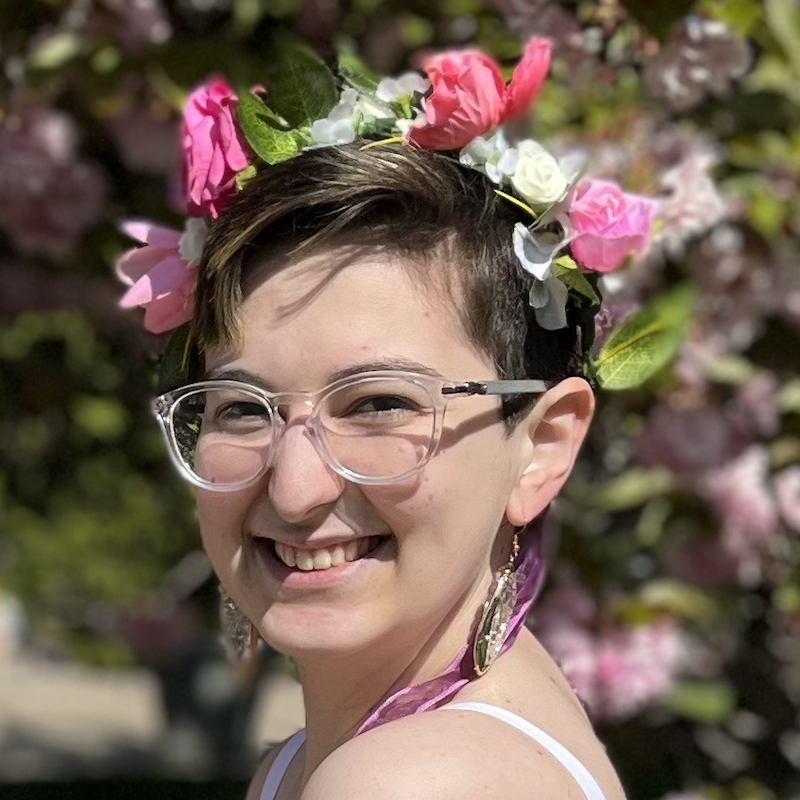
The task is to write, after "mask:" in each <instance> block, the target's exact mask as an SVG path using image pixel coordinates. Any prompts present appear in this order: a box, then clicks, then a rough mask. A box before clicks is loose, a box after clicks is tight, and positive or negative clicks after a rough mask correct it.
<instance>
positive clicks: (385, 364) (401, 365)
mask: <svg viewBox="0 0 800 800" xmlns="http://www.w3.org/2000/svg"><path fill="white" fill-rule="evenodd" d="M384 370H389V371H401V372H418V373H421V374H423V375H430V376H432V377H434V378H444V376H443V375H442V374H441V372H438V371H437V370H435V369H433V368H432V367H429V366H427V365H426V364H422V363H420V362H419V361H413V360H411V359H408V358H402V357H396V358H387V359H381V360H377V361H366V362H361V363H358V364H352V365H351V366H349V367H344V368H342V369H339V370H336V371H335V372H332V373H331V374H330V375H329V376H328V379H327V380H326V381H325V385H326V386H327V385H329V384H331V383H336V381H340V380H342V379H344V378H350V377H352V376H353V375H361V374H362V373H364V372H381V371H384ZM204 379H205V380H212V381H214V380H217V381H218V380H224V381H242V382H243V383H251V384H253V385H254V386H258V387H259V388H260V389H263V390H264V391H266V392H271V393H273V394H277V393H279V392H280V389H279V388H278V387H277V386H275V385H274V384H271V383H270V382H269V381H267V380H265V379H264V378H262V377H261V376H260V375H257V374H256V373H255V372H250V371H249V370H245V369H226V368H225V367H223V368H221V369H218V370H212V371H211V372H208V373H206V375H205V376H204Z"/></svg>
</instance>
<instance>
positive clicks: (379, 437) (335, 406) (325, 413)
mask: <svg viewBox="0 0 800 800" xmlns="http://www.w3.org/2000/svg"><path fill="white" fill-rule="evenodd" d="M277 413H278V411H274V410H273V409H272V408H270V406H269V405H268V404H267V403H266V402H265V401H264V400H263V399H262V398H261V397H260V396H259V395H258V394H256V393H251V392H248V391H247V390H245V389H242V388H240V387H230V388H228V387H214V388H206V389H198V390H196V391H194V392H192V393H190V394H187V395H185V396H183V397H182V398H181V399H180V400H179V401H178V402H177V403H176V404H175V406H174V408H173V414H172V431H173V433H172V435H173V437H174V442H175V445H176V450H177V453H178V455H179V457H180V459H181V461H182V462H183V463H184V465H185V466H186V467H187V469H188V470H189V471H190V472H191V473H193V474H194V475H195V476H196V477H198V478H199V479H200V480H201V481H203V482H205V483H207V484H208V483H211V484H216V485H218V486H220V487H223V486H235V485H239V484H244V483H246V482H248V481H250V480H252V479H253V478H255V477H256V476H257V475H258V474H259V473H261V472H262V471H263V469H264V467H265V465H266V464H267V462H268V460H269V458H270V457H271V453H270V448H271V446H272V443H273V440H274V439H275V434H276V431H277V430H278V426H279V425H280V424H281V423H280V421H276V419H275V416H274V415H277ZM314 416H315V418H316V423H315V424H314V425H313V426H312V430H313V434H314V435H316V437H317V444H318V447H319V449H320V450H321V451H322V452H323V453H324V455H325V457H326V460H328V461H329V463H330V464H331V466H333V467H334V468H339V469H341V470H344V471H346V472H348V473H351V474H352V475H353V476H355V477H361V478H365V479H372V480H374V479H385V480H389V479H392V478H396V477H399V476H401V475H404V474H405V473H407V472H409V471H412V470H414V468H415V467H417V466H418V465H419V464H421V463H422V462H423V461H424V460H425V459H426V457H427V456H428V454H429V452H430V450H431V447H432V446H433V440H434V434H435V427H436V408H435V402H434V400H433V396H432V394H431V389H430V387H428V386H424V385H422V384H420V383H417V382H415V381H414V380H413V379H409V378H398V377H374V378H372V377H366V378H361V379H359V380H358V381H354V382H353V383H349V384H345V385H342V386H339V387H337V388H335V389H333V390H331V391H329V392H328V393H327V394H325V395H323V396H322V397H320V398H319V400H318V403H317V405H316V409H315V414H314Z"/></svg>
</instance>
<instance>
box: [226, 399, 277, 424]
mask: <svg viewBox="0 0 800 800" xmlns="http://www.w3.org/2000/svg"><path fill="white" fill-rule="evenodd" d="M253 417H263V418H265V419H269V413H268V412H267V409H266V408H264V406H262V405H261V404H259V403H254V402H249V401H247V400H240V401H238V402H235V403H226V404H224V405H222V406H220V407H219V408H218V409H217V412H216V414H215V419H217V420H218V421H220V422H236V421H237V420H247V419H252V418H253Z"/></svg>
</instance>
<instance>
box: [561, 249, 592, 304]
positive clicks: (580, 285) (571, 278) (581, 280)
mask: <svg viewBox="0 0 800 800" xmlns="http://www.w3.org/2000/svg"><path fill="white" fill-rule="evenodd" d="M577 267H578V265H577V264H576V263H575V262H574V261H573V260H572V259H571V258H570V257H569V256H562V257H561V258H557V259H556V260H555V261H554V262H553V268H552V271H551V274H552V275H553V277H554V278H558V279H559V280H560V281H561V282H562V283H563V284H564V285H565V286H566V287H567V288H568V289H571V290H572V291H573V292H577V293H578V294H579V295H582V296H583V297H586V298H588V299H589V300H591V301H592V303H597V304H599V303H600V297H599V296H598V294H597V292H596V291H595V290H594V289H593V288H592V284H591V283H589V281H588V280H587V279H586V275H584V274H583V272H581V270H579V269H578V268H577Z"/></svg>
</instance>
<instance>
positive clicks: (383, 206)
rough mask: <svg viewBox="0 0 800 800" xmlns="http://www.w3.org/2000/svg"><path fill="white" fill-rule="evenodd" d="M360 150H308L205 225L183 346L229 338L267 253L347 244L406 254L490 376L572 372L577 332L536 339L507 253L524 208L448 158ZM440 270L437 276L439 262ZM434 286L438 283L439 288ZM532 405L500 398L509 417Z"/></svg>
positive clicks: (397, 148)
mask: <svg viewBox="0 0 800 800" xmlns="http://www.w3.org/2000/svg"><path fill="white" fill-rule="evenodd" d="M363 144H364V143H363V142H356V143H353V144H350V145H341V146H337V147H325V148H320V149H316V150H310V151H307V152H305V153H303V154H302V155H301V156H299V157H297V158H295V159H293V160H291V161H288V162H285V163H283V164H279V165H275V166H272V167H269V168H268V169H264V170H262V171H261V172H260V173H259V174H258V175H257V176H256V177H255V178H253V179H252V180H251V181H250V182H249V183H248V184H247V186H246V187H245V188H244V189H243V190H242V191H241V192H238V193H237V194H236V195H235V196H234V197H233V198H232V199H231V200H230V201H229V203H228V205H227V206H226V207H225V209H224V210H223V211H222V213H221V214H220V217H219V219H218V220H217V221H216V222H215V224H214V225H213V226H212V229H211V231H210V233H209V236H208V240H207V242H206V246H205V249H204V253H203V260H202V262H201V264H200V265H199V267H198V270H199V275H198V283H197V295H196V304H195V313H194V321H193V338H194V340H195V341H196V342H197V343H198V346H199V348H200V350H201V351H205V350H206V349H208V348H212V347H216V346H219V345H224V344H227V343H232V342H234V341H236V339H237V338H238V336H239V335H240V330H239V322H238V309H239V307H240V305H241V303H242V300H243V289H242V286H243V282H244V280H245V279H246V277H247V275H248V273H249V272H251V271H252V270H253V268H254V266H255V265H256V264H257V263H263V260H264V259H263V256H264V254H265V251H266V252H269V251H270V250H274V249H275V248H278V247H284V248H285V247H287V246H288V247H289V248H290V249H291V251H292V252H295V253H296V252H298V251H305V250H307V249H312V248H313V249H316V248H317V247H321V246H331V245H335V244H336V243H337V239H338V240H339V241H340V242H341V241H343V240H344V237H346V241H348V242H356V243H358V244H359V245H365V246H368V247H370V246H373V247H382V248H384V249H386V250H389V251H390V252H396V253H397V254H399V255H402V256H405V257H406V258H407V261H408V262H409V263H410V264H412V265H413V266H414V269H415V270H422V271H421V272H419V274H425V272H424V270H426V269H427V268H428V267H429V266H433V267H434V268H436V269H437V270H439V272H438V273H435V274H431V273H430V272H428V276H429V280H428V281H427V282H426V284H431V285H438V286H442V285H448V286H450V288H452V289H455V291H454V292H452V296H453V297H454V298H456V297H457V298H458V300H457V302H456V307H457V311H458V315H459V317H460V319H461V321H462V323H463V327H464V331H465V332H466V335H467V336H468V337H469V339H470V341H471V342H472V343H473V344H474V345H476V346H477V347H479V348H480V349H481V350H482V351H484V352H485V353H486V354H487V355H488V356H489V357H490V359H491V360H492V361H493V362H494V364H495V366H496V368H497V373H498V375H499V376H500V377H501V378H514V379H521V378H536V379H541V380H546V381H551V382H558V381H559V380H562V379H563V378H565V377H568V376H570V375H578V374H581V358H580V353H579V333H578V328H577V325H576V324H575V323H574V320H570V324H569V325H568V327H566V328H564V329H561V330H557V331H547V330H544V329H542V328H541V327H539V325H538V324H537V323H536V320H535V317H534V314H533V310H532V309H531V307H530V304H529V302H528V293H529V290H530V286H531V281H532V278H531V276H530V275H528V274H527V273H526V272H525V271H524V270H523V269H522V267H521V266H520V263H519V261H518V259H517V257H516V255H515V254H514V250H513V246H512V232H513V228H514V224H515V223H516V222H518V221H525V222H529V221H530V220H529V219H526V218H525V216H524V212H523V211H521V210H519V209H517V208H516V207H515V206H514V205H513V204H512V203H509V202H508V201H506V200H504V199H502V198H500V197H498V196H497V194H496V193H495V192H494V186H493V184H492V183H491V182H490V181H489V180H488V178H486V177H485V176H484V175H482V174H481V173H479V172H477V171H475V170H473V169H468V168H465V167H463V166H461V165H460V164H459V163H458V162H457V160H456V156H455V154H441V153H434V152H430V151H424V150H411V149H409V148H407V147H404V146H402V145H377V146H373V147H368V148H366V149H363ZM443 263H444V264H445V265H446V266H445V269H444V271H445V273H446V274H444V275H443V274H442V264H443ZM442 279H444V283H443V282H442ZM532 400H533V398H530V397H517V398H510V399H509V400H507V401H506V402H505V403H504V405H503V416H504V418H505V419H507V420H509V421H513V420H514V419H515V418H517V417H518V416H519V415H520V414H521V413H522V412H523V411H525V410H526V409H527V408H528V407H529V406H530V404H531V402H532Z"/></svg>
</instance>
